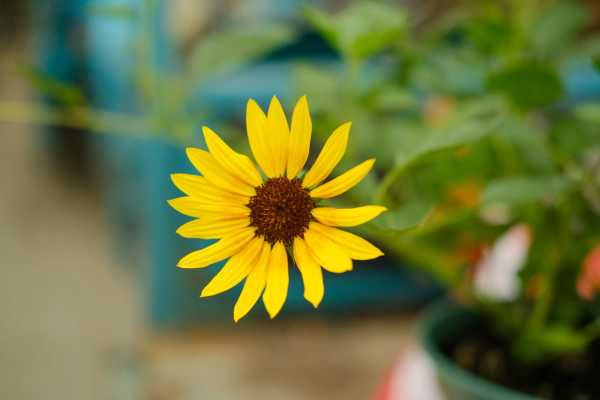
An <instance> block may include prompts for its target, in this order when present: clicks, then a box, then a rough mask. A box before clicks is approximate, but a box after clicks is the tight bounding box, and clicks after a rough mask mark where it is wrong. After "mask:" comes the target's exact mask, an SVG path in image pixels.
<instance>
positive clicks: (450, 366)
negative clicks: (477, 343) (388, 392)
mask: <svg viewBox="0 0 600 400" xmlns="http://www.w3.org/2000/svg"><path fill="white" fill-rule="evenodd" d="M478 321H479V317H478V316H477V314H475V313H473V312H471V311H468V310H467V309H465V308H463V307H460V306H457V305H453V304H451V303H447V302H444V303H439V304H437V305H434V306H433V307H431V308H429V309H428V311H427V312H426V314H425V316H424V317H423V318H422V319H421V322H420V326H419V338H420V341H421V345H422V346H423V348H424V350H425V353H426V354H427V356H428V358H429V360H430V361H431V362H432V364H433V367H434V369H435V372H436V375H437V379H438V383H439V386H440V388H441V389H442V391H443V393H444V395H445V396H446V398H447V399H448V400H535V397H532V396H530V395H528V394H524V393H520V392H517V391H514V390H511V389H509V388H506V387H503V386H500V385H497V384H495V383H492V382H490V381H487V380H486V379H484V378H481V377H479V376H477V375H476V374H473V373H472V372H470V371H467V370H465V369H463V368H461V367H459V366H458V365H457V364H456V363H455V362H454V361H453V360H452V359H451V358H449V357H448V356H447V355H446V354H445V353H444V352H443V351H442V344H443V343H447V342H449V341H452V339H453V338H456V337H458V336H459V335H462V334H464V333H465V332H468V331H469V330H470V329H473V328H476V327H477V325H478Z"/></svg>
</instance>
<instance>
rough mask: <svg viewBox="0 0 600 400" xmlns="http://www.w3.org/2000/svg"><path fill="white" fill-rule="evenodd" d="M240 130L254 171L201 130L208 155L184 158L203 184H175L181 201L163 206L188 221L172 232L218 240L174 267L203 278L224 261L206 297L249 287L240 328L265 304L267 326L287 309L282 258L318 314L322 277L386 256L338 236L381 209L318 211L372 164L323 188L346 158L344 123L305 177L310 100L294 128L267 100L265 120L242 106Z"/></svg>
mask: <svg viewBox="0 0 600 400" xmlns="http://www.w3.org/2000/svg"><path fill="white" fill-rule="evenodd" d="M246 129H247V131H248V141H249V143H250V148H251V150H252V153H253V155H254V159H255V160H256V162H257V164H258V165H259V166H260V168H261V169H262V171H263V173H264V176H265V179H263V176H262V175H261V173H260V172H259V170H258V169H257V168H256V167H255V165H254V163H253V162H252V161H251V160H250V159H249V158H248V157H246V156H245V155H242V154H239V153H236V152H235V151H234V150H232V149H231V148H230V147H229V146H228V145H227V144H225V142H223V140H221V138H220V137H219V136H218V135H217V134H216V133H215V132H213V131H212V130H210V129H209V128H207V127H204V128H203V129H202V130H203V133H204V139H205V141H206V145H207V147H208V151H204V150H201V149H196V148H188V149H187V156H188V157H189V159H190V161H191V162H192V164H193V165H194V166H195V167H196V168H197V169H198V171H200V173H201V174H202V176H197V175H189V174H173V175H171V178H172V179H173V182H174V183H175V185H176V186H177V187H178V188H179V189H180V190H181V191H182V192H184V193H185V194H186V195H187V196H185V197H179V198H177V199H173V200H170V201H169V204H170V205H171V206H172V207H173V208H175V209H176V210H177V211H179V212H181V213H182V214H185V215H188V216H190V217H194V218H197V219H194V220H192V221H190V222H188V223H186V224H184V225H182V226H181V227H180V228H179V229H178V230H177V233H179V234H180V235H181V236H183V237H187V238H198V239H219V240H218V241H217V242H215V243H214V244H212V245H210V246H208V247H205V248H203V249H201V250H197V251H194V252H192V253H190V254H188V255H186V256H185V257H183V258H182V259H181V260H180V261H179V263H178V264H177V265H178V266H179V267H181V268H204V267H207V266H209V265H211V264H213V263H216V262H218V261H221V260H224V259H227V258H229V260H228V261H227V263H226V264H225V265H224V266H223V268H222V269H221V271H219V273H218V274H217V275H216V276H215V277H214V278H213V279H212V281H211V282H210V283H209V284H208V285H207V286H206V287H205V288H204V290H202V293H201V296H202V297H205V296H212V295H216V294H219V293H222V292H224V291H226V290H229V289H231V288H232V287H234V286H236V285H237V284H238V283H240V282H241V281H243V280H244V279H245V283H244V287H243V289H242V292H241V294H240V297H239V299H238V300H237V302H236V304H235V307H234V311H233V318H234V320H235V321H236V322H237V321H238V320H239V319H240V318H242V317H243V316H245V315H246V314H247V313H248V312H249V311H250V309H251V308H252V307H253V306H254V304H256V302H257V301H258V299H259V298H260V296H261V294H262V298H263V302H264V304H265V307H266V309H267V311H268V313H269V315H270V317H271V318H274V317H275V316H276V315H277V314H278V313H279V311H280V310H281V308H282V307H283V304H284V303H285V299H286V297H287V292H288V283H289V275H288V251H289V253H290V255H291V256H292V258H293V260H294V262H295V264H296V265H297V267H298V269H299V270H300V273H301V275H302V280H303V283H304V297H305V298H306V300H308V301H309V302H310V303H312V304H313V306H314V307H317V306H318V305H319V303H320V302H321V300H322V298H323V294H324V287H323V273H322V270H321V268H324V269H325V270H327V271H329V272H334V273H341V272H346V271H350V270H352V260H370V259H373V258H377V257H379V256H381V255H383V253H382V252H381V251H380V250H379V249H378V248H376V247H375V246H373V245H372V244H371V243H369V242H367V241H366V240H365V239H362V238H360V237H358V236H356V235H354V234H352V233H350V232H346V231H344V230H341V229H338V228H337V227H350V226H356V225H359V224H362V223H365V222H367V221H369V220H371V219H373V218H375V217H376V216H378V215H379V214H380V213H382V212H383V211H385V208H384V207H380V206H364V207H357V208H345V209H344V208H332V207H318V205H317V201H318V200H319V199H329V198H332V197H335V196H338V195H340V194H342V193H344V192H345V191H347V190H348V189H350V188H352V187H353V186H354V185H356V184H357V183H358V182H360V181H361V180H362V179H363V178H364V177H365V175H367V173H368V172H369V171H370V170H371V167H372V166H373V163H374V162H375V160H373V159H371V160H367V161H365V162H363V163H362V164H360V165H358V166H356V167H354V168H352V169H350V170H349V171H347V172H345V173H344V174H342V175H340V176H339V177H337V178H335V179H331V180H329V181H328V182H325V183H322V182H323V181H324V180H325V179H326V178H327V177H328V176H329V174H330V173H331V171H332V170H333V169H334V168H335V166H336V165H337V163H338V162H339V161H340V159H341V158H342V156H343V155H344V152H345V151H346V144H347V142H348V134H349V132H350V123H345V124H343V125H341V126H340V127H339V128H337V129H336V130H335V131H334V132H333V133H332V134H331V136H330V137H329V139H327V142H326V143H325V145H324V146H323V149H322V150H321V153H320V154H319V156H318V157H317V159H316V161H315V162H314V163H313V165H312V167H311V168H310V169H308V171H306V173H305V174H304V175H303V176H302V177H300V176H301V175H302V170H303V168H304V164H305V163H306V160H307V159H308V153H309V148H310V138H311V132H312V122H311V118H310V114H309V111H308V103H307V101H306V97H302V98H300V100H298V103H297V104H296V106H295V108H294V112H293V114H292V122H291V127H290V126H288V122H287V119H286V117H285V113H284V111H283V108H282V107H281V104H280V103H279V100H277V98H276V97H273V99H272V100H271V104H270V105H269V110H268V112H267V115H265V114H264V112H263V111H262V110H261V109H260V107H259V106H258V105H257V104H256V102H255V101H254V100H250V101H248V106H247V109H246Z"/></svg>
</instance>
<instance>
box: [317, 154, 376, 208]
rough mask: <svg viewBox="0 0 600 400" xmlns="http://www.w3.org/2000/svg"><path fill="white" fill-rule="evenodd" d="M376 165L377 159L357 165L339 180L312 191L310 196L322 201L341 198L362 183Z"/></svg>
mask: <svg viewBox="0 0 600 400" xmlns="http://www.w3.org/2000/svg"><path fill="white" fill-rule="evenodd" d="M374 163H375V159H370V160H367V161H365V162H363V163H362V164H359V165H357V166H356V167H354V168H352V169H350V170H348V171H346V172H344V173H343V174H342V175H340V176H338V177H337V178H335V179H332V180H330V181H329V182H326V183H324V184H322V185H321V186H318V187H316V188H315V189H313V190H311V192H310V196H311V197H315V198H320V199H330V198H332V197H335V196H339V195H340V194H342V193H344V192H345V191H346V190H348V189H351V188H352V187H354V186H355V185H356V184H357V183H358V182H360V181H361V180H362V179H363V178H364V177H365V176H366V175H367V174H368V173H369V171H370V170H371V168H372V167H373V164H374Z"/></svg>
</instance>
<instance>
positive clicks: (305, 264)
mask: <svg viewBox="0 0 600 400" xmlns="http://www.w3.org/2000/svg"><path fill="white" fill-rule="evenodd" d="M294 260H295V261H296V265H297V266H298V269H299V270H300V274H301V275H302V282H303V283H304V298H305V299H306V300H308V301H309V302H310V303H311V304H312V305H313V306H314V307H315V308H317V307H318V306H319V304H320V303H321V300H323V295H324V294H325V287H324V285H323V271H322V270H321V267H320V266H319V264H318V263H317V261H315V259H314V258H313V257H312V256H311V255H310V252H309V250H308V248H307V247H306V243H305V242H304V240H302V239H301V238H299V237H297V238H296V239H294Z"/></svg>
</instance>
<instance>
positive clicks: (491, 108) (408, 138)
mask: <svg viewBox="0 0 600 400" xmlns="http://www.w3.org/2000/svg"><path fill="white" fill-rule="evenodd" d="M502 111H503V108H502V104H501V103H499V102H498V101H496V100H495V99H488V100H483V99H482V100H481V101H479V102H477V103H471V104H466V105H465V106H464V107H463V108H461V109H459V110H457V111H455V113H454V115H453V116H452V117H451V118H450V121H449V122H448V123H447V125H445V126H443V127H435V128H431V129H426V130H423V131H414V132H407V134H406V135H404V136H403V137H402V138H401V139H400V142H399V144H398V152H397V155H396V168H405V167H406V166H407V165H409V164H410V163H412V162H415V161H417V160H419V159H420V158H422V157H424V156H426V155H428V154H430V153H433V152H436V151H442V150H447V149H451V148H455V147H457V146H462V145H466V144H468V143H472V142H475V141H477V140H480V139H481V138H483V137H485V136H487V135H490V134H492V133H494V132H495V130H496V129H498V127H499V126H500V123H501V122H502Z"/></svg>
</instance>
